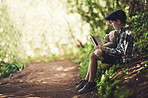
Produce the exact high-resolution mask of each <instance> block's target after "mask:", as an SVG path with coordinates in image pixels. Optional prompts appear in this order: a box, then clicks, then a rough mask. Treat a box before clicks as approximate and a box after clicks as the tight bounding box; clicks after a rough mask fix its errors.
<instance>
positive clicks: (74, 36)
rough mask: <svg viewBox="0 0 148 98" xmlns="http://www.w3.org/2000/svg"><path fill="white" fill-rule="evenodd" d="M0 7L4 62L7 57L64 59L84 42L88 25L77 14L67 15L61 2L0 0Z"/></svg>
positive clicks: (63, 2) (48, 0)
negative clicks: (62, 57)
mask: <svg viewBox="0 0 148 98" xmlns="http://www.w3.org/2000/svg"><path fill="white" fill-rule="evenodd" d="M0 5H1V8H0V24H1V26H0V32H1V38H0V40H1V41H0V45H1V47H3V48H6V49H4V50H3V51H5V52H7V53H6V55H5V56H6V57H8V58H5V59H4V61H5V62H6V61H9V59H10V58H9V56H10V55H11V54H15V55H17V56H18V57H19V58H21V59H25V58H28V57H40V56H42V57H49V56H53V55H65V54H69V53H73V52H75V48H76V46H77V45H79V44H80V43H79V42H81V43H83V44H84V43H86V42H87V37H86V36H87V35H89V24H88V23H86V22H83V21H82V19H81V16H80V15H79V14H77V13H69V14H68V13H67V8H66V1H64V0H15V1H14V0H1V2H0ZM3 51H1V52H3ZM8 52H10V53H8ZM1 59H2V60H3V58H1Z"/></svg>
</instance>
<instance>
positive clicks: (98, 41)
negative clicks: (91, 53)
mask: <svg viewBox="0 0 148 98" xmlns="http://www.w3.org/2000/svg"><path fill="white" fill-rule="evenodd" d="M90 39H91V41H92V43H93V45H94V46H98V45H103V41H102V39H101V37H100V35H97V36H93V35H91V36H90Z"/></svg>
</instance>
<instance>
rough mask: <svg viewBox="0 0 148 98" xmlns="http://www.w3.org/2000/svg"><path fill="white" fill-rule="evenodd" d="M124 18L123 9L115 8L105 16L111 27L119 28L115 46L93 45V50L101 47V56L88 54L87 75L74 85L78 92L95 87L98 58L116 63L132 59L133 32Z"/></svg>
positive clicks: (108, 62) (105, 61)
mask: <svg viewBox="0 0 148 98" xmlns="http://www.w3.org/2000/svg"><path fill="white" fill-rule="evenodd" d="M126 19H127V17H126V14H125V12H124V11H123V10H116V11H114V12H112V13H110V14H109V15H107V16H106V17H105V20H108V21H110V22H111V23H112V25H113V27H114V28H115V29H117V30H119V37H118V40H117V46H116V48H109V47H105V46H103V45H102V46H96V47H94V50H96V49H101V50H102V51H103V55H102V57H103V58H102V57H100V56H96V55H95V53H91V54H90V61H89V67H88V71H87V75H86V77H85V79H84V80H82V81H81V82H80V84H79V85H77V86H76V89H77V90H78V92H79V93H85V92H88V91H90V90H92V89H94V88H95V87H96V82H95V81H94V79H95V75H96V70H97V67H98V65H97V60H100V61H101V62H102V63H107V64H116V63H127V62H129V61H131V60H132V59H133V50H134V40H133V34H132V33H131V31H129V30H126V28H125V24H126Z"/></svg>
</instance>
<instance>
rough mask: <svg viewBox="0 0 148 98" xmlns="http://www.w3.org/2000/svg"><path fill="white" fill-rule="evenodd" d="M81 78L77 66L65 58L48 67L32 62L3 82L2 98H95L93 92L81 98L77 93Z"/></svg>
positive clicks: (46, 64)
mask: <svg viewBox="0 0 148 98" xmlns="http://www.w3.org/2000/svg"><path fill="white" fill-rule="evenodd" d="M78 74H79V70H78V66H77V64H75V63H74V62H72V61H67V60H65V59H64V58H60V59H57V60H53V61H50V62H47V63H43V62H40V61H33V62H30V63H29V64H27V67H26V68H25V69H24V70H22V71H20V72H17V73H15V74H13V76H11V77H9V78H4V79H3V80H1V85H0V98H14V97H15V98H26V97H29V98H92V97H93V93H92V92H88V93H85V94H78V92H77V90H76V89H75V87H76V84H77V83H78V82H79V81H80V78H79V76H78ZM93 98H94V97H93Z"/></svg>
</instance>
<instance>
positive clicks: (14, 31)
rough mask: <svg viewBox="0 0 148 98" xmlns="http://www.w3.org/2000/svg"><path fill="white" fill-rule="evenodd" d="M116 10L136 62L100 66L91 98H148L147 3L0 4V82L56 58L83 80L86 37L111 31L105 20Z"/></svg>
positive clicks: (69, 0) (24, 0) (3, 0)
mask: <svg viewBox="0 0 148 98" xmlns="http://www.w3.org/2000/svg"><path fill="white" fill-rule="evenodd" d="M117 9H122V10H124V11H125V13H126V15H127V26H128V28H129V29H130V30H131V31H132V33H133V34H134V40H135V59H134V60H133V61H131V62H129V63H127V64H123V65H121V64H117V65H112V66H109V65H106V64H102V63H101V62H98V64H99V66H98V70H97V77H96V81H97V92H95V93H94V96H99V98H146V97H148V0H54V1H52V0H21V1H20V0H15V2H13V0H0V79H3V78H5V77H11V75H12V74H13V73H15V72H17V71H22V70H23V69H25V68H26V65H25V64H26V62H30V61H33V60H36V59H39V60H41V61H43V62H47V61H50V60H51V59H55V58H59V57H65V58H67V59H68V60H71V61H74V62H75V63H77V64H78V68H79V70H80V78H84V77H85V75H86V72H87V68H88V64H89V55H90V53H91V52H93V51H94V49H93V48H94V47H93V44H92V43H91V40H90V39H89V36H90V35H98V34H99V35H100V36H101V38H102V39H103V38H104V35H105V34H107V33H109V31H111V30H113V27H112V26H109V25H108V24H107V22H106V21H105V19H104V17H105V16H106V15H108V14H109V13H111V12H113V11H115V10H117ZM103 41H104V40H103ZM104 43H105V41H104ZM67 50H68V51H67ZM0 89H1V88H0Z"/></svg>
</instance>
